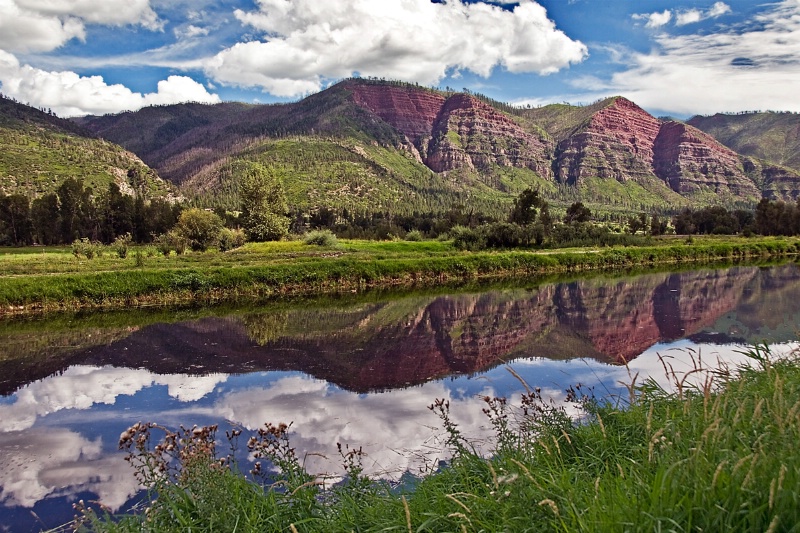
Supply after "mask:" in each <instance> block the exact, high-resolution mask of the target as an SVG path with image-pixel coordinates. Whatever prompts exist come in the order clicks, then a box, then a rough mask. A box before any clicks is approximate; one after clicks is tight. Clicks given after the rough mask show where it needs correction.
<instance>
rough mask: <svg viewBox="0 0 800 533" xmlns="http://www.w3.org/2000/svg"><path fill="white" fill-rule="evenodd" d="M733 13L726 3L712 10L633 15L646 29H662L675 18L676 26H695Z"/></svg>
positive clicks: (680, 10)
mask: <svg viewBox="0 0 800 533" xmlns="http://www.w3.org/2000/svg"><path fill="white" fill-rule="evenodd" d="M730 12H731V8H730V6H729V5H728V4H726V3H725V2H716V3H715V4H714V5H712V6H711V7H710V8H708V9H706V10H701V9H697V8H692V9H676V10H670V9H665V10H664V11H663V12H655V13H643V14H635V15H632V17H633V19H634V20H643V21H646V22H645V27H646V28H661V27H663V26H666V25H667V24H669V23H670V21H672V19H673V17H674V18H675V25H676V26H685V25H687V24H694V23H696V22H700V21H702V20H706V19H711V18H717V17H721V16H722V15H726V14H728V13H730Z"/></svg>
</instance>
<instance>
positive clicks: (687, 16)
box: [675, 9, 703, 26]
mask: <svg viewBox="0 0 800 533" xmlns="http://www.w3.org/2000/svg"><path fill="white" fill-rule="evenodd" d="M701 20H703V13H702V12H701V11H700V10H699V9H687V10H686V11H681V12H680V13H678V14H677V16H676V17H675V25H676V26H685V25H686V24H693V23H695V22H700V21H701Z"/></svg>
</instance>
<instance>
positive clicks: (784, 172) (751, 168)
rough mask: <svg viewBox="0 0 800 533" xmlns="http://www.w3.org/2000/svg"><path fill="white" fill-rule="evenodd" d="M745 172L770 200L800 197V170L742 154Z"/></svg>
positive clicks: (789, 199)
mask: <svg viewBox="0 0 800 533" xmlns="http://www.w3.org/2000/svg"><path fill="white" fill-rule="evenodd" d="M741 158H742V166H743V168H744V171H745V173H746V174H747V175H748V176H749V177H750V179H752V180H753V181H754V182H755V183H757V184H760V186H761V195H762V196H763V197H764V198H769V199H770V200H787V201H792V200H797V198H800V172H797V171H796V170H794V169H791V168H788V167H782V166H778V165H773V164H770V163H767V162H766V161H762V160H758V159H755V158H752V157H745V156H741Z"/></svg>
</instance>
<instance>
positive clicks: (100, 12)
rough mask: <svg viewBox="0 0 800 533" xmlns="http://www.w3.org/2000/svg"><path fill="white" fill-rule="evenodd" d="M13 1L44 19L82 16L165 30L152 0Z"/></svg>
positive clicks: (99, 22)
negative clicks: (152, 6) (154, 9)
mask: <svg viewBox="0 0 800 533" xmlns="http://www.w3.org/2000/svg"><path fill="white" fill-rule="evenodd" d="M7 1H8V0H7ZM12 1H13V2H14V3H16V4H17V5H18V6H19V7H20V8H22V9H24V10H26V11H29V12H32V13H38V14H41V15H44V16H57V17H78V18H80V19H81V20H84V21H86V22H89V23H94V24H105V25H109V26H123V25H126V24H133V25H141V26H144V27H145V28H147V29H150V30H160V29H161V28H162V27H163V22H162V21H160V20H159V19H158V15H156V12H155V11H153V9H152V8H151V7H150V0H71V1H69V2H65V1H64V0H12Z"/></svg>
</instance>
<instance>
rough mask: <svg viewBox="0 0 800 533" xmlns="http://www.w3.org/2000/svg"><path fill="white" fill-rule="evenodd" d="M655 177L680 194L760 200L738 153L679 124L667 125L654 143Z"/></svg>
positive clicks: (759, 194)
mask: <svg viewBox="0 0 800 533" xmlns="http://www.w3.org/2000/svg"><path fill="white" fill-rule="evenodd" d="M653 149H654V153H655V157H654V161H653V169H654V171H655V174H656V175H657V176H658V177H659V178H661V179H662V180H664V181H665V182H667V184H669V186H670V188H671V189H672V190H674V191H676V192H678V193H680V194H691V193H697V192H713V193H715V194H718V195H724V196H737V197H741V198H752V199H756V198H760V197H761V193H760V191H759V190H758V188H757V187H756V185H755V183H753V181H752V180H751V179H750V178H748V177H747V176H746V175H745V172H744V167H743V166H742V163H741V161H740V159H739V156H738V154H736V152H734V151H732V150H730V149H729V148H726V147H725V146H723V145H722V144H721V143H719V142H717V141H716V140H715V139H714V138H713V137H711V136H709V135H707V134H705V133H703V132H702V131H700V130H698V129H697V128H693V127H691V126H687V125H686V124H683V123H680V122H672V121H671V122H667V123H665V124H663V125H662V126H661V130H660V132H659V134H658V137H657V138H656V140H655V143H654V147H653Z"/></svg>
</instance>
